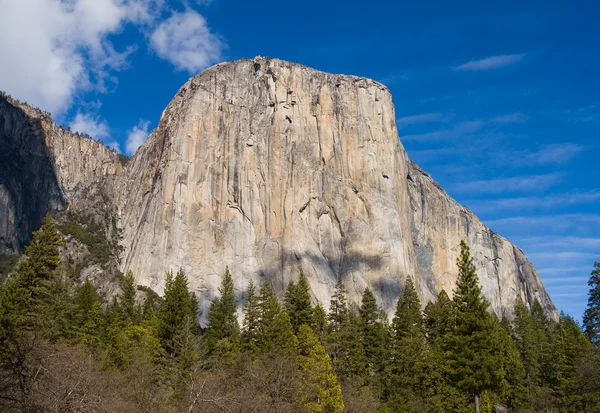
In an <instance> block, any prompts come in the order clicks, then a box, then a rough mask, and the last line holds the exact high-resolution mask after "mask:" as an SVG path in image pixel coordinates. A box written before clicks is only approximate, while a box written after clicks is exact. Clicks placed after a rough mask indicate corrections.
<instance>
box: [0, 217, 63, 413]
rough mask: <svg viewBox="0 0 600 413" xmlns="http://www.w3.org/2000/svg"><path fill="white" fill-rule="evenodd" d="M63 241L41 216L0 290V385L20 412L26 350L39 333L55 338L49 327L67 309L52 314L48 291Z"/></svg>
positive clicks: (26, 383) (56, 279)
mask: <svg viewBox="0 0 600 413" xmlns="http://www.w3.org/2000/svg"><path fill="white" fill-rule="evenodd" d="M62 243H63V242H62V238H61V236H60V234H59V233H58V231H57V230H56V226H55V224H54V221H53V220H52V218H51V217H50V215H46V217H45V218H44V219H43V221H42V226H41V228H40V229H39V230H38V231H35V232H34V233H33V237H32V240H31V243H30V244H29V245H28V246H27V248H26V249H25V259H24V260H23V261H21V262H20V263H19V265H18V268H17V270H16V271H15V273H14V274H13V276H12V277H11V278H10V279H9V280H8V281H7V282H6V284H5V285H4V286H3V288H2V290H1V291H0V373H1V374H0V378H1V379H2V380H1V382H0V385H1V389H0V390H2V391H9V390H10V391H13V390H15V393H14V394H18V397H19V399H18V403H19V404H20V405H21V408H22V410H23V411H25V410H27V408H26V406H27V400H28V397H29V392H30V388H31V387H30V383H31V382H32V380H33V379H34V375H35V371H34V370H35V367H34V365H33V364H32V360H31V354H32V352H33V350H34V349H35V347H36V343H37V341H38V337H39V336H42V337H45V338H50V339H54V338H57V336H58V335H59V334H57V332H56V331H55V330H54V329H55V328H56V326H57V325H59V326H61V327H62V326H64V325H65V322H63V320H62V319H63V318H64V319H65V321H66V319H67V312H63V311H61V312H60V313H58V314H57V313H56V311H55V310H56V308H57V307H56V306H55V304H56V303H57V302H59V303H60V301H61V299H59V300H56V297H54V296H53V294H54V293H56V291H57V290H58V289H60V288H57V284H60V283H61V282H62V280H61V279H60V275H59V274H57V269H58V268H59V264H60V256H59V248H60V247H61V246H62ZM60 333H62V332H60ZM15 400H17V399H15Z"/></svg>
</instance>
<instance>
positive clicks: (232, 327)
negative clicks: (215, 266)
mask: <svg viewBox="0 0 600 413" xmlns="http://www.w3.org/2000/svg"><path fill="white" fill-rule="evenodd" d="M205 338H206V343H207V345H208V351H209V353H212V352H214V350H215V348H216V347H217V344H218V343H219V341H221V340H227V348H228V349H229V350H230V351H231V352H233V353H235V352H237V351H238V349H239V346H240V326H239V323H238V319H237V304H236V303H235V293H234V291H233V279H232V278H231V273H230V272H229V267H226V268H225V275H224V276H223V280H222V282H221V286H220V287H219V297H216V298H215V299H214V300H213V302H212V305H211V307H210V310H209V312H208V326H207V328H206V334H205ZM221 348H223V347H222V346H221Z"/></svg>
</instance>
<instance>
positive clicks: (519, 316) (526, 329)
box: [513, 297, 542, 407]
mask: <svg viewBox="0 0 600 413" xmlns="http://www.w3.org/2000/svg"><path fill="white" fill-rule="evenodd" d="M514 314H515V319H514V321H513V324H514V327H513V339H514V342H515V345H516V348H517V350H518V351H519V353H520V357H521V360H523V367H524V369H525V383H526V386H527V391H528V395H529V397H528V400H529V405H530V406H531V407H534V406H535V404H536V400H537V398H538V397H539V396H540V391H541V388H540V384H541V377H540V345H539V341H540V340H541V339H542V337H541V336H540V334H539V330H538V328H537V324H536V321H535V320H534V318H533V317H532V316H531V315H530V314H529V311H528V310H527V307H526V306H525V303H523V300H522V299H521V297H518V298H517V301H516V303H515V309H514Z"/></svg>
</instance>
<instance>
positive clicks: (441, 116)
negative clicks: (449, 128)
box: [396, 112, 454, 128]
mask: <svg viewBox="0 0 600 413" xmlns="http://www.w3.org/2000/svg"><path fill="white" fill-rule="evenodd" d="M453 117H454V115H453V114H446V113H442V112H433V113H422V114H420V115H412V116H405V117H403V118H399V119H396V125H397V126H398V127H399V128H401V127H403V126H408V125H414V124H418V123H429V122H447V121H449V120H450V119H452V118H453Z"/></svg>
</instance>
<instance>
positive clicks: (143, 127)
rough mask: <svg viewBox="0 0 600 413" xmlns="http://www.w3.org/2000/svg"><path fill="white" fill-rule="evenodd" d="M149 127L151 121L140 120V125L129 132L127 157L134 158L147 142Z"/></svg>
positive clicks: (126, 149)
mask: <svg viewBox="0 0 600 413" xmlns="http://www.w3.org/2000/svg"><path fill="white" fill-rule="evenodd" d="M149 126H150V121H147V120H143V119H140V121H139V122H138V124H137V125H135V126H134V127H133V128H132V129H131V130H130V131H129V133H128V134H127V142H126V144H125V152H126V153H127V155H129V156H132V155H133V154H134V153H135V151H137V149H138V148H139V147H140V146H142V144H143V143H144V142H145V141H146V138H147V137H148V127H149Z"/></svg>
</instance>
